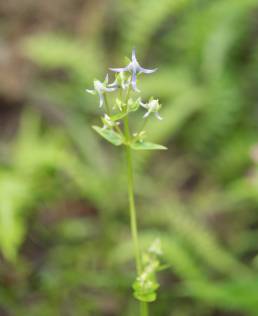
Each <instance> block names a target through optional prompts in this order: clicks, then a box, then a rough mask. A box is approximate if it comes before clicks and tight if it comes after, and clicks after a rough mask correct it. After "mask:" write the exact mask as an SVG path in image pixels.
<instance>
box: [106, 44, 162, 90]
mask: <svg viewBox="0 0 258 316" xmlns="http://www.w3.org/2000/svg"><path fill="white" fill-rule="evenodd" d="M110 70H112V71H114V72H126V71H130V72H131V73H132V87H133V90H134V91H137V92H139V91H140V90H139V89H138V88H137V86H136V79H137V74H141V73H145V74H151V73H153V72H154V71H156V70H157V68H155V69H146V68H143V67H142V66H140V64H139V63H138V61H137V59H136V52H135V49H133V51H132V60H131V62H130V63H129V64H128V65H127V66H126V67H124V68H110Z"/></svg>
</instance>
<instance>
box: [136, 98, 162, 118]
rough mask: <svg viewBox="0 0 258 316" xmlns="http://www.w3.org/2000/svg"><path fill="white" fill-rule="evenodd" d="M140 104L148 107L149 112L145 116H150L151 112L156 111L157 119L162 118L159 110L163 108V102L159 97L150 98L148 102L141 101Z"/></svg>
mask: <svg viewBox="0 0 258 316" xmlns="http://www.w3.org/2000/svg"><path fill="white" fill-rule="evenodd" d="M140 105H141V106H142V107H144V108H145V109H147V112H146V113H145V114H144V116H143V117H144V118H146V117H148V116H149V115H150V114H151V113H154V114H155V116H156V118H157V119H159V120H162V117H161V116H160V115H159V112H158V111H159V110H160V109H161V104H160V103H159V100H158V99H150V101H149V102H148V103H143V102H142V101H140Z"/></svg>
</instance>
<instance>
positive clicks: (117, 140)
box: [92, 125, 123, 146]
mask: <svg viewBox="0 0 258 316" xmlns="http://www.w3.org/2000/svg"><path fill="white" fill-rule="evenodd" d="M92 128H93V129H94V130H95V131H96V132H97V133H98V134H99V135H100V136H102V137H103V138H105V139H106V140H107V141H109V142H110V143H111V144H113V145H115V146H120V145H122V144H123V138H122V136H121V135H119V134H118V133H116V132H114V131H113V130H111V129H103V128H101V127H99V126H95V125H94V126H92Z"/></svg>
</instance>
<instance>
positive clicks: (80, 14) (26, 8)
mask: <svg viewBox="0 0 258 316" xmlns="http://www.w3.org/2000/svg"><path fill="white" fill-rule="evenodd" d="M16 2H17V1H12V3H13V4H15V3H16ZM23 2H24V3H23ZM20 5H22V6H23V11H22V12H28V14H29V15H30V14H32V13H29V12H33V10H35V16H37V14H36V13H38V12H42V7H41V6H43V7H44V6H45V7H44V8H45V11H43V12H45V13H44V14H45V16H43V17H41V19H42V20H40V17H39V15H38V21H37V20H36V22H35V21H34V22H33V21H32V20H30V19H29V18H28V17H26V15H25V14H20V15H19V14H17V12H16V11H14V9H13V8H12V6H11V5H10V6H9V7H8V6H7V7H6V6H5V5H4V4H1V5H0V10H1V12H2V13H3V15H4V16H5V17H6V19H4V20H3V22H2V25H3V26H4V28H3V29H2V31H1V33H2V34H3V35H5V37H4V39H3V42H2V43H1V45H2V47H1V48H0V54H1V56H5V55H4V52H5V51H4V49H5V48H6V49H7V48H8V49H15V50H16V51H15V53H14V55H17V54H18V55H19V54H20V56H23V57H22V58H23V64H22V67H25V68H26V69H27V72H28V73H29V75H28V76H27V77H26V80H27V81H26V82H27V84H26V83H24V82H25V81H24V80H25V78H24V77H23V72H22V73H20V72H19V71H18V69H19V67H15V69H12V71H13V73H14V78H15V77H16V76H18V77H17V78H18V80H17V81H18V82H20V83H21V84H23V85H22V94H21V95H17V96H16V101H15V102H16V103H18V104H19V106H20V108H21V111H18V110H17V111H16V112H15V113H16V115H17V117H18V121H19V122H21V123H20V124H18V126H16V125H15V124H13V121H12V120H11V119H10V118H8V116H3V117H4V120H5V121H6V122H7V123H6V124H7V126H9V129H12V130H14V131H16V133H14V136H13V137H11V138H10V137H6V129H4V128H3V129H2V131H3V132H2V135H1V143H0V150H1V167H0V247H1V252H2V255H3V256H2V258H1V266H0V279H1V283H0V314H1V315H3V316H5V315H15V316H20V315H21V316H22V315H26V316H30V315H33V316H40V315H42V316H43V315H44V316H48V315H49V316H52V315H53V316H54V315H78V316H79V315H106V316H107V315H123V316H126V315H128V316H129V315H136V314H137V312H136V304H135V302H134V300H133V299H131V293H129V292H128V288H129V287H130V284H131V283H132V281H133V279H134V272H133V264H132V258H133V254H132V248H131V242H130V235H129V228H128V214H127V209H126V207H127V197H126V189H125V179H124V165H123V159H122V158H123V157H122V156H120V154H119V152H118V151H117V150H116V149H113V148H111V147H112V146H108V145H107V144H105V143H104V142H102V141H101V140H100V139H99V138H98V136H96V135H95V134H94V132H93V131H92V130H91V125H92V124H94V123H95V122H96V114H97V113H98V111H99V109H98V107H97V101H96V100H95V99H94V98H93V97H92V96H90V95H87V94H86V93H85V91H84V90H85V88H88V87H91V86H92V83H91V82H92V79H93V78H94V77H98V78H99V79H101V80H102V79H103V78H104V76H105V73H103V69H105V68H106V67H109V66H113V67H116V66H118V65H119V64H121V62H122V61H123V57H124V55H130V52H131V49H132V47H136V49H137V55H138V56H139V60H140V61H142V64H143V65H146V66H149V65H150V66H158V67H159V71H158V72H157V73H156V74H155V75H153V76H152V77H147V78H145V79H144V80H143V81H144V82H143V83H142V88H144V89H142V90H143V91H144V92H146V96H149V95H157V96H159V97H160V99H161V102H162V104H163V110H162V116H163V117H164V120H163V122H162V124H160V123H159V122H158V121H153V122H151V124H150V125H149V131H150V135H154V136H153V139H152V140H151V141H154V142H157V143H162V144H166V145H167V147H168V148H169V150H168V151H167V152H166V153H165V154H164V153H153V152H148V153H145V152H144V153H137V155H135V157H134V165H135V169H136V171H137V177H136V187H137V202H138V210H139V220H140V226H141V232H142V233H141V242H142V246H143V247H145V249H146V247H147V246H148V245H149V244H150V242H151V241H152V240H153V239H154V237H156V236H159V238H160V240H161V242H162V248H163V252H164V260H165V263H166V264H167V265H168V267H169V268H168V269H166V270H164V271H162V272H161V277H160V283H161V288H162V291H160V292H158V300H157V302H155V303H153V305H152V306H151V312H152V315H155V316H158V315H173V316H181V315H189V316H197V315H198V316H211V315H251V316H255V315H257V310H258V300H257V292H258V280H257V275H258V274H257V273H258V257H257V250H258V248H257V245H258V216H257V208H258V171H257V160H258V159H257V160H256V162H255V161H254V160H255V159H254V160H252V159H251V155H250V152H251V149H252V148H253V146H254V145H255V143H257V142H258V139H257V132H258V127H257V115H258V112H257V103H258V94H257V86H258V57H257V56H258V44H257V43H258V41H257V39H258V25H257V16H258V4H257V1H256V0H245V1H242V0H227V1H226V0H216V1H209V0H206V1H201V0H196V1H188V0H184V1H183V0H178V1H172V0H159V1H155V0H148V1H147V0H138V1H134V0H126V1H115V0H113V1H106V2H105V1H96V2H95V1H85V2H79V1H75V2H74V6H73V7H69V6H68V3H67V1H66V0H56V1H54V3H53V5H52V2H51V3H50V2H49V1H46V3H45V4H43V3H42V4H41V5H39V4H38V6H37V5H36V4H35V5H34V6H33V5H32V4H31V3H30V2H26V3H25V1H21V4H20ZM51 5H52V7H51ZM47 8H48V9H47ZM51 8H52V9H51ZM54 8H57V9H56V11H57V12H58V14H54V16H53V15H52V16H51V14H49V12H55V11H54ZM20 10H21V8H20ZM37 10H38V11H37ZM51 10H53V11H51ZM63 11H65V12H63ZM44 14H43V15H44ZM8 17H9V18H11V19H9V20H8ZM46 19H49V20H48V21H49V25H50V27H46V25H45V24H44V23H45V20H46ZM42 21H44V23H43V22H42ZM18 22H19V23H18ZM26 23H31V24H32V23H36V25H38V27H35V29H34V30H33V29H32V31H30V32H27V28H26V25H27V24H26ZM69 23H70V24H69ZM18 30H19V32H18ZM12 34H16V39H15V40H16V42H17V45H16V46H15V48H13V46H12V45H10V42H11V40H10V41H8V36H10V35H12ZM17 34H18V36H17ZM14 38H15V37H14ZM17 38H18V39H17ZM10 47H11V48H10ZM2 59H3V60H4V57H3V58H2ZM24 60H25V61H24ZM0 62H1V61H0ZM24 63H25V64H24ZM11 64H12V63H11ZM14 65H15V63H14ZM7 71H8V76H6V77H5V78H4V79H5V82H4V84H3V85H2V88H1V89H0V93H1V95H0V97H1V103H2V104H3V103H4V102H5V103H6V104H7V105H4V106H3V105H1V106H0V113H4V107H7V106H10V107H11V105H8V102H9V103H10V104H11V103H12V102H13V97H14V96H13V94H14V90H13V86H12V83H13V82H16V81H12V80H11V79H10V78H13V77H10V76H11V74H10V73H11V72H9V69H7ZM19 76H21V77H19ZM1 79H2V77H1ZM8 85H9V86H8ZM3 87H10V88H9V89H8V88H6V89H5V90H4V89H3ZM17 91H18V90H17ZM3 100H4V101H3ZM20 113H21V114H20ZM1 122H2V118H1ZM7 130H8V129H7ZM7 134H8V133H7Z"/></svg>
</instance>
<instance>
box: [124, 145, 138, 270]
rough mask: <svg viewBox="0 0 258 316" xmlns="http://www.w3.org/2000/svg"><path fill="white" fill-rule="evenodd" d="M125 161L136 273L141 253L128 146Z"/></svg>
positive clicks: (130, 156) (130, 155)
mask: <svg viewBox="0 0 258 316" xmlns="http://www.w3.org/2000/svg"><path fill="white" fill-rule="evenodd" d="M125 153H126V162H127V181H128V199H129V212H130V226H131V233H132V239H133V245H134V256H135V262H136V270H137V273H138V275H139V274H140V273H141V271H142V266H141V253H140V246H139V238H138V228H137V219H136V209H135V201H134V185H133V168H132V154H131V149H130V147H129V146H125Z"/></svg>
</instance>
